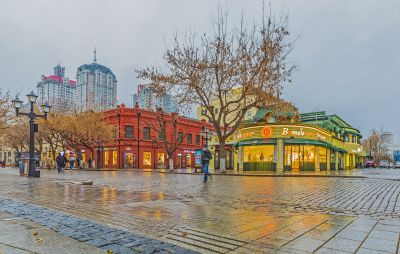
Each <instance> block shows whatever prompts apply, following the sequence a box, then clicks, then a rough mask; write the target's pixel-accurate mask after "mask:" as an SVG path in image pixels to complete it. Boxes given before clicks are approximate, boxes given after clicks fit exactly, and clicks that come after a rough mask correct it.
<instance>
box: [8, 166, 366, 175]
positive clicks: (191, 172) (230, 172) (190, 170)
mask: <svg viewBox="0 0 400 254" xmlns="http://www.w3.org/2000/svg"><path fill="white" fill-rule="evenodd" d="M8 169H10V167H9V168H8ZM41 170H42V171H48V169H41ZM66 171H69V169H67V170H66ZM73 171H85V172H98V171H100V172H103V171H104V172H114V171H119V172H126V171H128V172H129V171H131V172H140V173H145V172H152V173H165V174H171V173H173V174H188V175H202V174H203V173H202V172H201V170H200V169H193V168H181V169H174V170H173V171H172V172H171V171H170V170H168V169H117V168H101V169H97V168H93V169H74V170H73ZM209 173H211V174H213V175H224V176H254V177H348V178H366V177H367V176H365V175H364V174H363V173H362V170H361V169H355V170H339V171H320V172H311V171H302V172H290V171H286V172H283V173H276V172H273V171H248V172H243V171H240V172H239V171H237V170H226V171H225V172H220V171H219V170H215V169H210V170H209Z"/></svg>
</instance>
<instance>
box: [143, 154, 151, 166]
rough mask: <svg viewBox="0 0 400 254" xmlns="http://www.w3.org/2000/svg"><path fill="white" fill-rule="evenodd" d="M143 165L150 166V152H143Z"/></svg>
mask: <svg viewBox="0 0 400 254" xmlns="http://www.w3.org/2000/svg"><path fill="white" fill-rule="evenodd" d="M143 165H145V166H151V153H150V152H144V153H143Z"/></svg>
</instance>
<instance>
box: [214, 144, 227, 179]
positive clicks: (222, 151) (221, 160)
mask: <svg viewBox="0 0 400 254" xmlns="http://www.w3.org/2000/svg"><path fill="white" fill-rule="evenodd" d="M218 151H219V171H220V172H222V173H225V170H226V164H225V159H226V149H225V140H224V139H222V138H221V139H220V142H219V148H218ZM214 161H215V158H214Z"/></svg>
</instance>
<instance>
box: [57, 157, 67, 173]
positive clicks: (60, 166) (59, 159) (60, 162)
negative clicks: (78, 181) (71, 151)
mask: <svg viewBox="0 0 400 254" xmlns="http://www.w3.org/2000/svg"><path fill="white" fill-rule="evenodd" d="M65 162H66V159H65V156H64V155H63V154H61V153H59V154H58V156H57V158H56V163H57V170H58V173H60V172H61V171H62V170H64V167H65Z"/></svg>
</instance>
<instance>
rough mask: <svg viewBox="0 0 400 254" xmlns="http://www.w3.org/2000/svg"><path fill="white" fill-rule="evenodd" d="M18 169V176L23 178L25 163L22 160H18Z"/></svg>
mask: <svg viewBox="0 0 400 254" xmlns="http://www.w3.org/2000/svg"><path fill="white" fill-rule="evenodd" d="M18 168H19V175H20V176H23V175H25V162H24V160H23V159H20V160H19V162H18Z"/></svg>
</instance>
